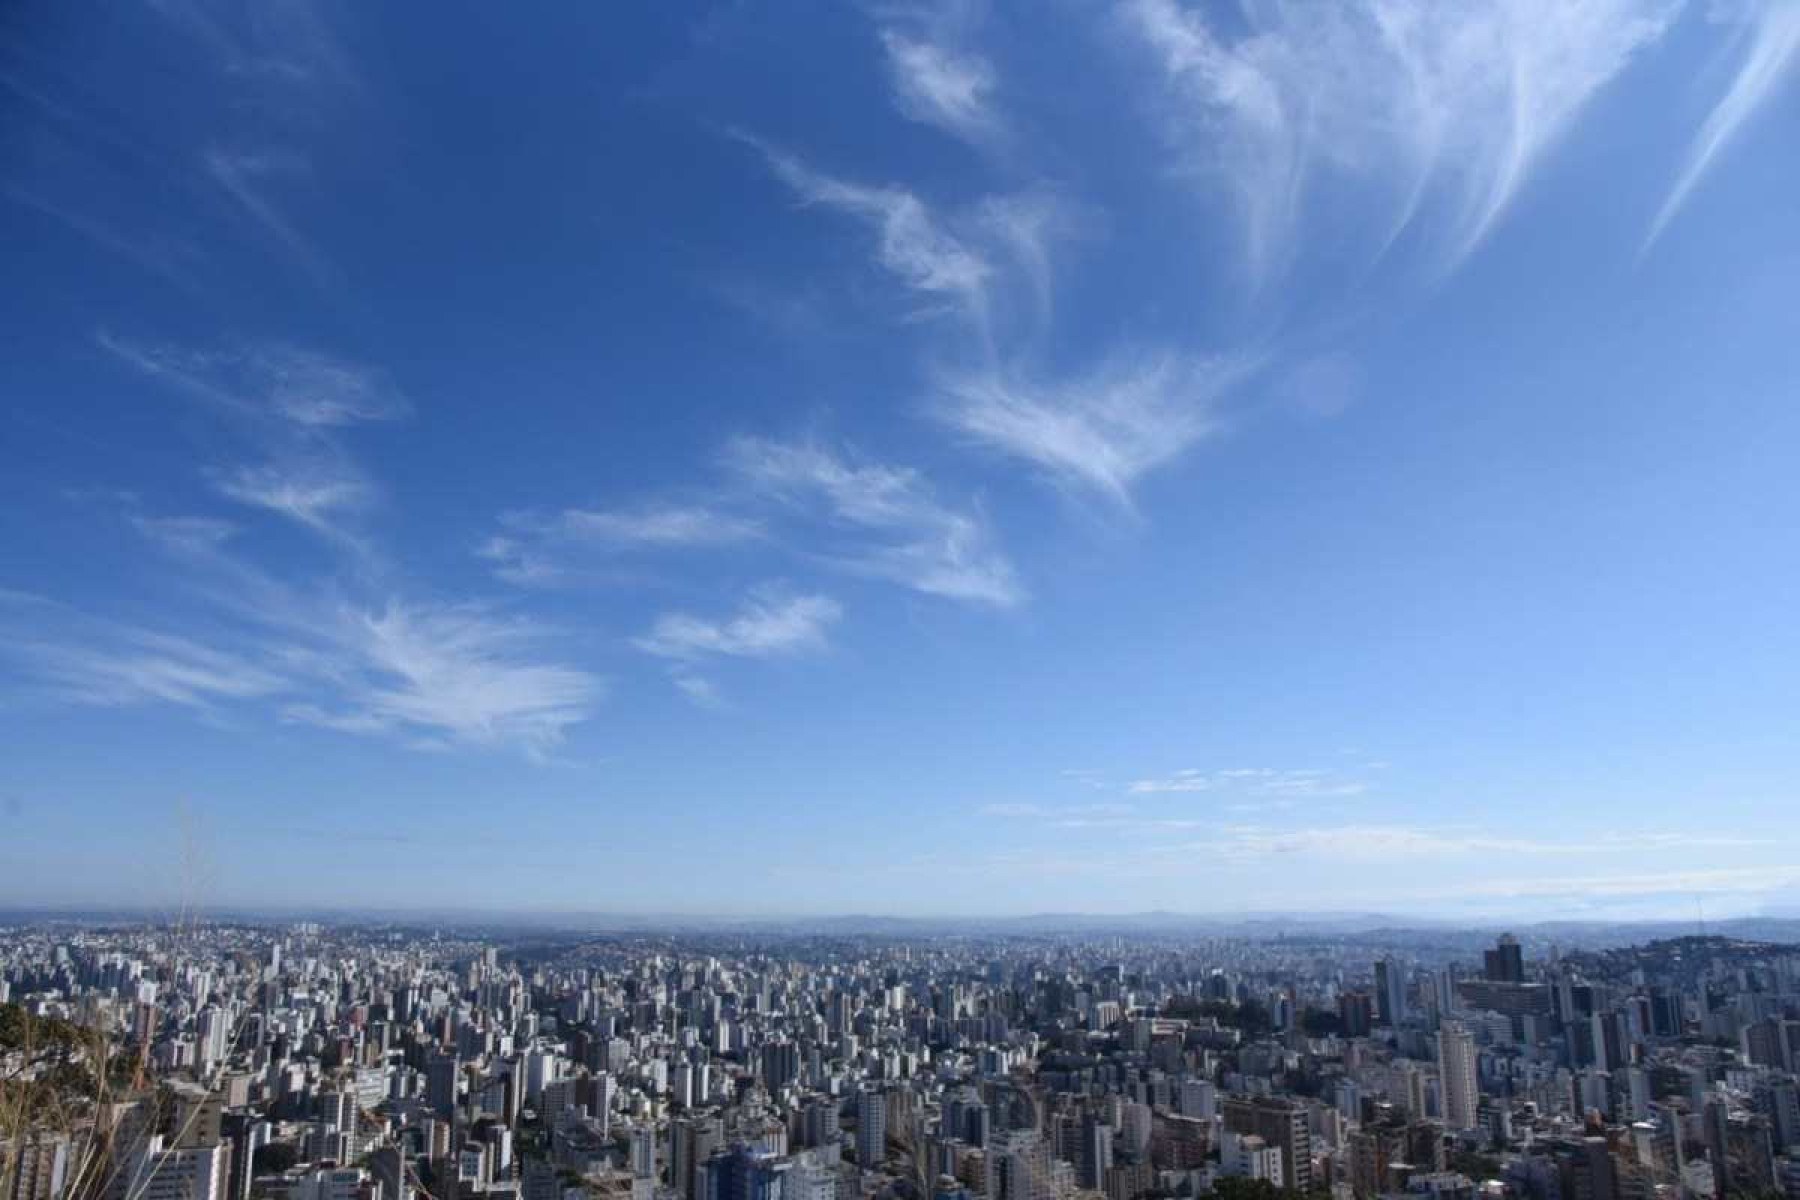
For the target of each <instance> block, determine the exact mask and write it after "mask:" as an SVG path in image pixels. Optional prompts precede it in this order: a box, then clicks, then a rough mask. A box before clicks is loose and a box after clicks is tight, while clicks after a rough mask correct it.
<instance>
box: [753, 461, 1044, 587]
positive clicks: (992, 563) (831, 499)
mask: <svg viewBox="0 0 1800 1200" xmlns="http://www.w3.org/2000/svg"><path fill="white" fill-rule="evenodd" d="M725 458H726V463H727V465H728V466H729V467H730V468H731V469H732V470H733V471H734V472H735V473H736V474H737V475H738V476H739V477H740V478H741V479H742V480H744V481H745V482H746V483H747V484H748V485H749V486H750V487H751V489H752V490H753V491H754V492H756V493H758V494H760V495H763V496H766V497H771V498H775V499H779V500H783V501H786V502H789V503H791V504H794V505H798V506H802V507H803V508H811V507H815V506H816V511H818V513H819V514H820V515H821V516H822V517H823V518H824V521H825V522H826V524H827V525H828V526H829V527H835V528H837V529H839V530H848V531H850V532H852V533H853V534H855V535H856V536H855V537H852V538H848V539H842V540H840V541H838V542H837V543H835V544H833V545H832V546H831V547H830V548H829V549H828V550H827V551H826V552H825V555H824V557H825V558H826V560H827V561H828V562H830V563H832V564H834V565H836V566H839V567H840V568H842V569H844V570H847V571H850V572H852V573H854V574H858V575H863V576H867V577H869V578H874V579H885V580H888V581H889V582H892V583H897V584H900V585H901V586H903V587H907V588H911V589H912V590H914V591H917V592H923V593H925V594H927V595H933V596H942V597H944V598H946V599H951V600H961V601H966V602H970V603H977V604H985V605H989V606H992V607H996V608H1007V607H1011V606H1012V605H1015V604H1017V603H1018V602H1019V601H1020V600H1021V599H1022V592H1021V589H1020V586H1019V583H1018V579H1017V577H1016V575H1015V573H1014V571H1013V567H1012V564H1011V563H1010V562H1009V561H1007V559H1006V558H1005V556H1004V555H1002V554H1001V553H1000V551H999V550H998V549H996V548H995V546H994V544H993V543H994V539H993V536H992V533H991V532H990V530H989V528H988V524H987V521H986V520H985V519H984V518H983V516H982V515H981V514H980V513H979V511H976V510H968V511H959V510H957V509H954V508H951V507H949V506H948V505H946V504H944V503H943V502H941V501H940V500H938V499H937V497H936V496H935V495H934V494H933V491H932V488H931V486H930V484H929V483H928V481H927V480H926V479H925V477H924V476H923V475H921V474H920V473H919V472H918V471H916V470H914V469H912V468H910V467H904V466H894V465H889V464H883V463H867V462H857V461H854V460H852V459H850V458H848V457H846V456H842V455H839V454H837V453H834V452H832V451H830V450H828V449H826V448H824V447H821V446H819V445H816V444H814V443H810V442H799V443H794V442H780V441H774V440H770V439H766V438H750V437H745V438H738V439H736V440H734V441H733V442H732V443H731V444H730V445H729V447H728V448H727V450H726V456H725Z"/></svg>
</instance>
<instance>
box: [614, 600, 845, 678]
mask: <svg viewBox="0 0 1800 1200" xmlns="http://www.w3.org/2000/svg"><path fill="white" fill-rule="evenodd" d="M842 615H843V609H842V608H841V607H839V605H838V602H837V601H836V600H833V599H832V598H831V597H830V596H825V595H819V594H816V593H794V592H790V591H789V590H787V589H786V588H784V587H781V586H778V585H765V586H763V587H760V588H757V589H755V590H754V591H752V592H751V593H750V595H749V596H748V597H746V598H745V600H744V603H743V604H742V605H741V606H740V607H739V609H738V611H737V612H736V613H734V614H733V615H731V616H730V617H725V618H710V617H699V616H695V615H693V614H692V613H684V612H671V613H664V614H663V615H662V616H660V617H658V618H657V619H656V623H655V624H654V625H653V626H652V627H651V629H650V632H649V633H647V634H645V635H644V636H642V637H639V638H636V639H634V641H633V645H635V646H637V648H638V649H640V650H642V651H644V652H645V653H646V654H654V655H657V656H659V657H662V658H674V659H682V660H694V659H700V658H706V657H709V656H714V655H725V656H728V657H733V658H774V657H779V656H783V655H789V654H798V653H803V652H807V651H817V650H822V649H824V648H825V645H826V635H827V631H828V630H829V629H830V627H831V626H832V625H834V624H836V622H837V620H838V618H839V617H841V616H842Z"/></svg>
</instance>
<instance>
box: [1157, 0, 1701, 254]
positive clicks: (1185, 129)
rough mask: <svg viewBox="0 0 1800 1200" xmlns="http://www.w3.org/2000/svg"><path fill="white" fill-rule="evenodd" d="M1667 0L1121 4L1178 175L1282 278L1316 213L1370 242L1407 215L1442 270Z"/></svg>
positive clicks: (1616, 67)
mask: <svg viewBox="0 0 1800 1200" xmlns="http://www.w3.org/2000/svg"><path fill="white" fill-rule="evenodd" d="M1679 7H1680V5H1679V0H1564V2H1562V3H1558V4H1553V5H1535V4H1529V5H1528V4H1480V5H1468V4H1438V3H1433V2H1430V0H1353V2H1351V3H1345V4H1337V5H1325V6H1319V5H1306V6H1298V5H1296V6H1288V5H1282V4H1261V5H1253V6H1251V7H1250V9H1249V11H1248V14H1247V15H1248V26H1249V27H1248V29H1247V30H1245V31H1243V32H1242V33H1233V34H1231V35H1227V34H1225V33H1224V32H1222V31H1221V30H1220V29H1219V28H1218V27H1217V26H1216V25H1215V23H1214V21H1213V20H1211V19H1210V18H1212V17H1213V16H1214V15H1215V12H1216V10H1214V9H1211V8H1208V7H1205V6H1192V7H1189V6H1184V5H1182V4H1180V3H1177V0H1136V2H1135V3H1133V4H1132V5H1131V6H1130V7H1129V8H1128V9H1126V10H1125V14H1126V23H1127V25H1128V26H1129V28H1130V29H1131V31H1132V33H1133V35H1134V37H1135V38H1136V39H1137V40H1138V41H1139V42H1141V43H1142V44H1143V45H1145V46H1147V47H1148V48H1149V49H1150V50H1151V51H1152V53H1153V54H1154V56H1155V57H1156V60H1157V61H1158V62H1159V64H1160V65H1161V67H1162V69H1163V73H1164V79H1165V81H1166V84H1167V88H1168V90H1167V91H1166V92H1165V93H1164V94H1163V97H1162V100H1161V102H1160V104H1159V110H1160V113H1161V115H1162V116H1163V118H1164V119H1165V121H1166V125H1167V129H1168V132H1169V135H1170V137H1171V139H1172V141H1173V144H1174V145H1175V146H1176V147H1177V149H1178V153H1180V154H1181V156H1182V158H1183V160H1184V161H1183V164H1182V165H1183V167H1184V169H1186V170H1187V171H1189V172H1192V173H1193V174H1194V175H1196V176H1197V177H1201V178H1206V179H1210V180H1215V181H1216V182H1218V183H1219V184H1221V185H1222V186H1223V187H1224V188H1225V189H1226V190H1227V191H1228V192H1229V193H1230V194H1231V195H1232V196H1233V198H1234V202H1235V205H1236V207H1237V209H1238V211H1239V214H1240V216H1241V219H1242V222H1243V229H1244V236H1245V244H1246V253H1247V256H1248V259H1249V266H1250V269H1251V272H1252V275H1253V277H1255V278H1256V279H1258V280H1262V279H1267V278H1270V277H1273V276H1277V275H1279V274H1281V273H1282V272H1283V271H1284V270H1285V269H1286V268H1287V266H1288V264H1289V263H1290V261H1291V260H1292V258H1293V257H1294V255H1295V254H1296V252H1297V250H1298V249H1299V243H1300V242H1301V240H1302V239H1303V237H1304V235H1305V234H1306V233H1307V232H1308V230H1307V229H1306V228H1304V226H1305V225H1306V221H1305V217H1306V215H1307V214H1308V213H1309V212H1310V211H1311V210H1312V209H1314V208H1315V207H1316V208H1320V209H1322V208H1323V207H1324V206H1326V205H1330V206H1331V209H1332V211H1333V212H1334V214H1337V216H1338V217H1339V218H1340V219H1342V218H1343V216H1344V215H1346V214H1349V215H1351V216H1354V217H1357V218H1360V227H1361V229H1362V233H1363V240H1364V242H1365V243H1367V244H1368V245H1370V246H1372V247H1374V248H1375V249H1376V250H1378V251H1379V250H1385V249H1386V247H1387V245H1388V244H1389V243H1390V242H1391V241H1392V240H1393V239H1394V238H1395V237H1396V236H1398V235H1399V233H1400V232H1402V231H1403V230H1405V229H1406V228H1407V227H1409V226H1411V225H1414V224H1415V223H1416V222H1417V221H1419V219H1420V218H1424V217H1429V218H1430V224H1429V230H1428V232H1429V235H1430V238H1431V240H1432V242H1433V243H1434V251H1433V252H1434V256H1435V258H1436V259H1437V265H1438V266H1439V267H1440V268H1441V269H1448V268H1450V267H1454V266H1455V265H1456V264H1457V263H1459V262H1460V261H1461V260H1463V259H1464V258H1465V257H1467V256H1468V255H1469V254H1470V253H1472V252H1473V251H1474V250H1475V249H1476V248H1477V247H1478V246H1480V245H1481V243H1482V242H1483V241H1484V240H1485V239H1486V238H1487V236H1488V235H1489V234H1490V233H1491V232H1492V230H1493V228H1494V227H1495V225H1496V223H1497V222H1498V221H1499V219H1500V218H1501V216H1502V215H1503V214H1504V213H1505V212H1506V210H1507V208H1508V207H1509V206H1510V205H1511V203H1512V202H1513V200H1514V199H1515V198H1516V197H1517V195H1518V194H1519V192H1520V191H1521V189H1522V188H1523V187H1524V186H1525V184H1526V182H1527V181H1528V179H1529V178H1530V175H1531V173H1532V171H1533V169H1534V168H1535V167H1536V166H1537V165H1538V164H1539V162H1540V161H1541V160H1542V159H1543V157H1544V155H1545V154H1546V153H1547V152H1548V151H1549V150H1550V148H1551V147H1552V146H1554V145H1555V144H1556V142H1557V140H1558V139H1559V138H1560V137H1561V136H1562V135H1563V134H1564V133H1565V132H1566V131H1567V129H1568V128H1569V126H1570V124H1571V123H1572V122H1573V120H1574V118H1575V116H1576V115H1577V114H1578V113H1579V112H1580V111H1581V109H1582V108H1583V107H1584V106H1585V105H1586V104H1587V102H1588V101H1589V100H1590V99H1592V97H1593V96H1594V95H1595V94H1596V93H1597V92H1599V91H1600V89H1601V88H1603V87H1604V86H1606V84H1608V83H1609V82H1610V81H1611V80H1612V79H1613V78H1614V77H1615V76H1617V75H1618V74H1619V72H1620V71H1621V70H1623V69H1624V67H1625V66H1626V65H1627V64H1628V63H1629V62H1630V61H1631V60H1632V58H1633V57H1634V56H1635V55H1636V54H1637V53H1639V52H1640V51H1641V50H1642V49H1643V48H1644V47H1645V46H1647V45H1649V44H1651V43H1653V42H1654V41H1656V40H1657V39H1658V38H1659V37H1661V36H1662V34H1663V32H1664V30H1665V29H1666V28H1667V27H1668V25H1669V24H1670V22H1671V20H1672V19H1673V17H1674V16H1675V14H1676V13H1677V12H1678V10H1679Z"/></svg>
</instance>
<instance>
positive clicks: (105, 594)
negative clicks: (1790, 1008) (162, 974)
mask: <svg viewBox="0 0 1800 1200" xmlns="http://www.w3.org/2000/svg"><path fill="white" fill-rule="evenodd" d="M1058 13H1059V18H1058V19H1056V20H1042V19H1040V16H1039V10H1037V9H1035V8H1033V7H1030V6H1018V5H1005V4H993V5H985V4H979V3H972V2H971V3H947V4H942V5H921V6H916V7H915V6H910V5H889V4H879V5H875V4H870V5H853V6H841V7H826V8H823V9H816V10H810V11H807V12H805V13H801V12H800V11H798V10H796V11H789V12H782V11H779V10H777V11H767V10H765V11H760V12H755V13H752V12H750V11H747V10H745V9H742V8H739V7H736V6H730V5H720V6H715V7H707V8H695V9H692V10H687V11H677V10H676V7H675V6H660V5H658V6H645V7H643V8H638V9H630V8H626V7H624V6H612V5H607V6H588V7H582V8H574V7H571V8H566V9H560V10H556V11H554V12H542V13H539V14H537V15H536V18H535V19H531V20H526V19H521V17H520V15H519V14H518V13H517V12H509V11H503V10H501V9H499V8H482V7H470V8H456V9H434V10H433V19H432V20H431V21H429V22H427V21H421V20H418V19H417V18H416V17H415V16H414V15H413V14H411V13H409V12H407V11H405V10H404V9H403V8H400V7H392V8H386V7H374V6H357V5H350V4H342V3H331V2H327V0H321V2H319V3H312V2H308V0H279V2H275V3H267V4H255V5H247V6H238V5H228V4H214V3H208V2H205V0H158V2H156V3H147V4H141V5H140V4H119V5H113V6H108V7H106V8H105V9H104V10H103V14H101V15H96V14H95V12H94V11H92V10H89V11H79V10H78V7H77V6H67V5H52V4H47V3H28V4H25V5H23V6H20V7H18V8H16V9H14V10H12V11H11V12H9V13H8V14H7V15H6V16H5V17H4V18H3V19H0V120H3V122H4V127H5V130H6V134H7V137H6V141H5V144H6V147H7V153H6V154H5V156H4V158H3V159H0V162H3V164H4V165H3V166H0V211H4V213H5V221H4V223H3V224H0V256H3V257H0V262H4V275H5V277H6V278H7V280H8V281H9V284H10V286H8V287H7V288H6V289H4V293H3V296H0V304H3V305H4V307H3V308H0V316H3V319H4V327H5V328H6V330H7V331H8V333H7V337H6V347H7V362H8V370H7V372H6V376H7V384H6V393H7V399H8V403H7V404H6V406H5V415H4V429H5V433H6V436H5V440H4V444H3V445H0V709H3V710H4V721H3V722H0V730H3V732H0V905H8V906H26V907H29V906H40V905H42V906H70V907H87V908H98V907H103V906H108V905H142V906H151V907H154V906H158V905H171V904H186V903H193V904H204V905H209V906H213V907H216V908H221V909H230V908H233V907H240V908H243V907H255V906H267V907H271V908H305V907H308V906H322V905H325V904H327V903H328V902H329V903H340V904H343V905H347V906H366V907H369V908H395V909H398V908H410V909H433V908H470V909H476V910H504V909H513V910H521V909H533V910H543V911H571V912H618V913H629V912H640V913H642V912H650V913H690V914H701V913H704V914H715V913H716V914H747V915H759V914H762V915H767V914H782V915H793V916H818V915H826V914H833V913H892V914H894V915H896V916H906V915H927V916H933V917H938V916H945V915H951V914H968V915H975V916H994V917H1000V916H1006V915H1009V914H1010V915H1018V914H1029V913H1045V912H1053V913H1054V912H1065V913H1095V914H1120V913H1145V912H1150V911H1153V910H1160V911H1166V912H1174V913H1193V914H1207V913H1226V914H1230V913H1243V912H1283V911H1287V912H1296V911H1297V912H1313V913H1322V912H1377V913H1389V912H1392V913H1402V914H1404V913H1432V914H1441V915H1442V916H1444V917H1446V918H1451V919H1454V918H1457V917H1459V916H1460V917H1466V918H1469V919H1483V920H1486V919H1493V918H1506V919H1517V920H1521V921H1523V920H1535V919H1546V918H1550V917H1561V916H1570V917H1575V918H1583V919H1585V918H1589V917H1592V918H1594V919H1602V920H1610V919H1639V918H1644V919H1649V918H1655V919H1668V920H1676V921H1685V920H1688V919H1691V918H1693V917H1694V916H1695V914H1696V912H1697V911H1702V912H1703V913H1704V916H1705V917H1706V918H1707V919H1709V920H1716V919H1724V918H1728V917H1732V916H1739V915H1752V914H1761V913H1765V912H1793V911H1800V858H1797V856H1796V849H1797V847H1796V839H1795V835H1794V834H1793V833H1792V832H1791V830H1792V827H1793V822H1792V814H1793V812H1794V811H1795V805H1796V800H1797V796H1796V792H1797V790H1800V764H1797V763H1796V759H1795V754H1794V747H1795V745H1796V739H1797V737H1800V723H1797V721H1796V715H1797V713H1800V687H1797V682H1796V672H1795V664H1796V663H1800V624H1797V623H1796V621H1795V620H1794V613H1795V612H1796V611H1797V610H1800V607H1797V606H1800V558H1797V557H1796V554H1795V548H1794V530H1795V529H1796V528H1800V472H1797V471H1796V470H1795V468H1794V463H1795V459H1796V455H1795V448H1796V447H1797V446H1800V406H1797V405H1796V404H1795V399H1796V387H1795V381H1796V380H1797V379H1800V304H1797V303H1796V302H1795V300H1794V297H1793V294H1792V293H1793V290H1794V281H1795V280H1796V279H1800V224H1797V222H1796V216H1797V213H1796V207H1795V204H1794V202H1793V198H1794V197H1795V196H1796V195H1800V139H1797V138H1796V133H1797V132H1800V89H1796V88H1795V87H1794V86H1793V83H1794V79H1793V77H1794V74H1795V71H1794V62H1795V60H1796V57H1797V55H1800V6H1796V5H1792V4H1787V3H1780V2H1775V0H1763V2H1756V0H1743V2H1741V3H1730V4H1707V3H1699V2H1693V3H1680V2H1677V0H1570V2H1568V3H1563V4H1559V5H1555V6H1544V7H1542V8H1539V9H1532V8H1530V7H1529V6H1507V5H1493V6H1487V7H1482V6H1457V7H1455V8H1449V7H1445V6H1441V5H1433V4H1429V3H1422V2H1421V3H1410V2H1407V0H1357V2H1355V3H1349V4H1344V5H1336V6H1330V7H1329V9H1323V8H1321V9H1315V10H1296V9H1291V8H1281V7H1264V6H1259V5H1247V6H1245V8H1244V10H1243V11H1241V12H1234V11H1230V10H1227V9H1225V8H1215V7H1213V6H1200V5H1187V6H1184V5H1182V4H1179V3H1176V2H1175V0H1135V2H1133V3H1127V4H1121V5H1118V6H1104V7H1094V8H1087V7H1082V6H1067V7H1066V8H1059V9H1058ZM152 101H153V102H152Z"/></svg>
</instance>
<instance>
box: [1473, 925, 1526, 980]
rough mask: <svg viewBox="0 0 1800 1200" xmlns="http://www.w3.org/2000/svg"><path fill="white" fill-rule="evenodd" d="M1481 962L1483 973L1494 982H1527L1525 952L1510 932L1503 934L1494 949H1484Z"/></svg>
mask: <svg viewBox="0 0 1800 1200" xmlns="http://www.w3.org/2000/svg"><path fill="white" fill-rule="evenodd" d="M1481 962H1482V968H1483V970H1482V973H1483V974H1484V975H1486V976H1487V978H1488V979H1489V980H1491V981H1492V982H1494V983H1524V982H1525V954H1524V951H1522V950H1521V949H1520V948H1519V939H1518V938H1516V937H1514V936H1513V935H1512V934H1510V933H1503V934H1501V935H1500V938H1499V940H1498V941H1496V942H1495V943H1494V948H1493V949H1492V950H1484V951H1482V953H1481Z"/></svg>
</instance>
